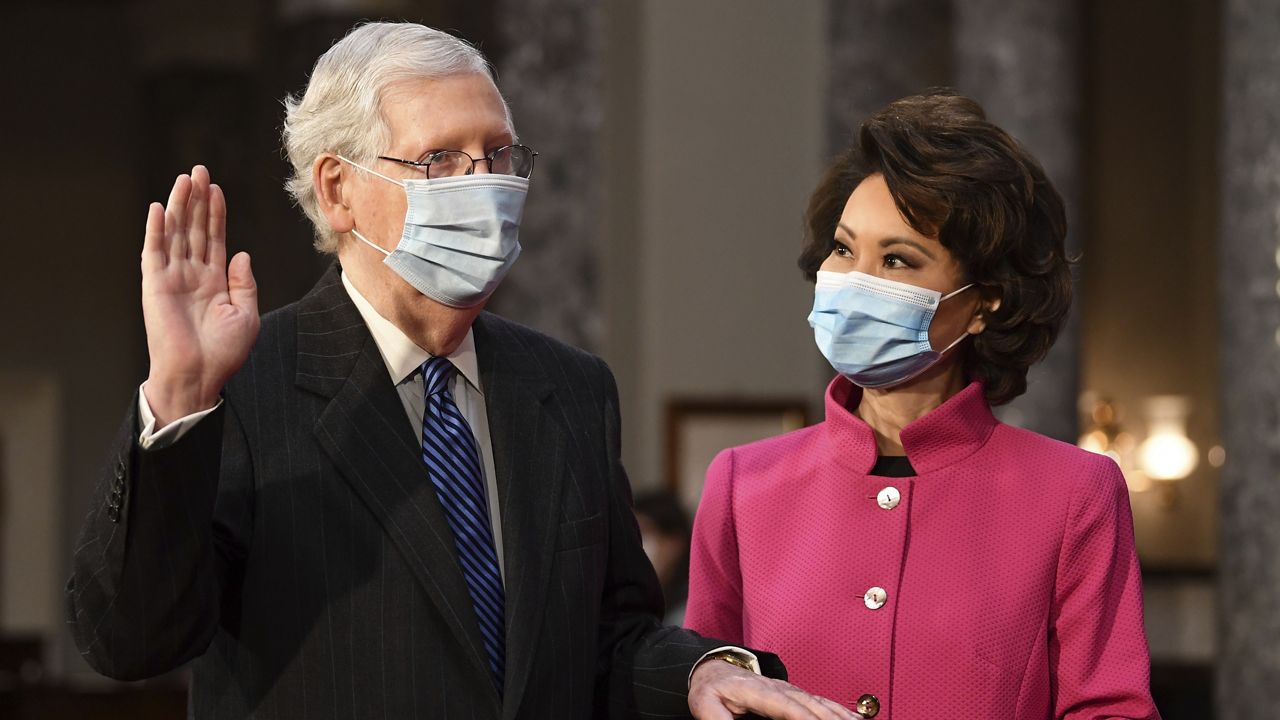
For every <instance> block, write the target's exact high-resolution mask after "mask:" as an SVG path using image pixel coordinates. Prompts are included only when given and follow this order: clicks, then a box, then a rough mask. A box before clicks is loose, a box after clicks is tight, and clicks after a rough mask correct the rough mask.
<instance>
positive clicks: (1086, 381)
mask: <svg viewBox="0 0 1280 720" xmlns="http://www.w3.org/2000/svg"><path fill="white" fill-rule="evenodd" d="M1211 5H1213V4H1192V5H1190V6H1188V8H1186V9H1184V10H1183V11H1181V12H1176V13H1175V12H1160V11H1159V8H1160V7H1161V4H1160V3H1159V2H1156V1H1155V0H1144V1H1143V2H1135V3H1108V2H1102V1H1101V0H1099V1H1097V2H1094V3H1092V5H1091V7H1092V14H1091V21H1090V22H1091V26H1090V32H1089V34H1090V36H1091V37H1093V38H1094V43H1093V53H1092V55H1091V56H1090V60H1089V62H1090V67H1089V75H1090V78H1091V81H1090V86H1091V88H1092V93H1093V97H1091V98H1090V107H1091V108H1092V109H1091V110H1089V111H1088V121H1087V125H1086V128H1087V137H1088V148H1089V152H1088V157H1087V158H1086V162H1087V164H1088V167H1089V170H1088V173H1087V175H1086V177H1088V178H1090V181H1089V182H1087V183H1086V191H1085V198H1084V199H1085V202H1086V204H1087V209H1088V210H1089V214H1088V217H1087V218H1086V219H1085V222H1086V225H1087V227H1086V232H1085V238H1086V241H1085V247H1084V260H1083V270H1084V272H1083V283H1082V285H1083V288H1082V290H1083V292H1082V293H1081V297H1080V302H1081V305H1082V310H1083V316H1082V331H1083V332H1082V337H1083V352H1082V358H1081V363H1082V366H1081V381H1082V383H1083V386H1084V389H1086V390H1090V391H1093V392H1096V393H1098V394H1100V395H1105V396H1109V397H1111V398H1113V399H1114V400H1115V401H1116V402H1117V403H1118V404H1119V405H1120V407H1121V410H1122V412H1123V413H1124V416H1123V417H1122V418H1121V423H1122V425H1123V427H1124V429H1126V430H1128V431H1130V432H1133V433H1135V434H1137V435H1139V436H1143V435H1145V434H1146V432H1147V428H1146V423H1145V418H1144V416H1143V400H1144V398H1147V397H1149V396H1152V395H1166V394H1177V395H1185V396H1187V397H1188V398H1189V399H1190V402H1191V414H1190V417H1189V418H1188V428H1187V431H1188V436H1189V437H1190V438H1191V439H1192V440H1193V441H1194V442H1195V443H1196V444H1197V445H1198V446H1199V449H1200V464H1199V467H1198V468H1197V469H1196V471H1195V472H1194V473H1193V474H1192V475H1191V476H1190V477H1189V478H1187V479H1186V480H1183V481H1180V482H1179V483H1177V487H1176V490H1170V489H1169V488H1165V489H1164V490H1161V489H1156V490H1154V491H1148V492H1141V493H1132V494H1131V499H1132V502H1133V514H1134V524H1135V530H1136V534H1137V538H1138V547H1139V551H1140V552H1141V553H1142V559H1143V563H1144V566H1146V567H1148V568H1156V567H1185V566H1198V567H1207V566H1210V565H1212V564H1213V563H1214V559H1215V557H1216V546H1217V515H1218V512H1217V471H1216V470H1215V469H1214V468H1212V467H1211V466H1210V465H1209V463H1208V462H1207V461H1206V460H1207V458H1206V455H1205V453H1206V451H1207V450H1208V448H1209V447H1211V446H1212V445H1214V444H1216V443H1217V442H1218V437H1217V426H1218V419H1217V415H1218V413H1217V397H1218V384H1217V376H1218V375H1217V374H1218V370H1217V354H1216V352H1217V346H1218V330H1217V310H1216V308H1217V300H1216V289H1215V287H1216V283H1215V278H1216V277H1217V275H1216V273H1217V271H1216V261H1215V256H1216V250H1215V248H1216V242H1217V234H1218V230H1217V215H1216V213H1217V206H1218V178H1217V173H1216V168H1215V156H1216V148H1217V143H1218V129H1217V114H1218V103H1217V98H1218V96H1219V93H1218V60H1217V42H1216V33H1214V32H1213V31H1212V28H1216V26H1217V17H1216V14H1215V11H1214V8H1213V7H1211ZM1229 461H1230V459H1229V458H1228V462H1229Z"/></svg>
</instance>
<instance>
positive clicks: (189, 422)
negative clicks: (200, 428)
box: [138, 382, 222, 450]
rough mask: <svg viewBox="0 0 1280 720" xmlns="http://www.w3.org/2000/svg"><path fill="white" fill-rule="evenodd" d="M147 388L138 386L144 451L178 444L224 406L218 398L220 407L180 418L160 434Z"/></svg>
mask: <svg viewBox="0 0 1280 720" xmlns="http://www.w3.org/2000/svg"><path fill="white" fill-rule="evenodd" d="M146 387H147V384H146V383H145V382H144V383H142V384H141V385H139V386H138V425H140V427H139V428H138V447H140V448H142V449H143V450H159V449H161V448H166V447H169V446H170V445H172V444H174V443H176V442H178V440H179V439H180V438H181V437H182V436H183V435H186V434H187V431H188V430H190V429H191V428H193V427H195V424H196V423H198V422H200V420H202V419H203V418H204V416H205V415H208V414H209V413H211V412H213V411H214V410H217V409H218V405H221V404H222V398H218V405H214V406H213V407H211V408H209V409H208V410H201V411H200V412H194V413H191V414H190V415H187V416H186V417H181V418H178V419H177V420H174V421H173V422H171V423H169V424H168V425H165V426H164V427H162V428H160V432H156V431H155V429H156V414H155V413H153V412H151V405H150V404H149V403H147V393H146Z"/></svg>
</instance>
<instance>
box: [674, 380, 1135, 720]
mask: <svg viewBox="0 0 1280 720" xmlns="http://www.w3.org/2000/svg"><path fill="white" fill-rule="evenodd" d="M859 392H860V391H859V390H858V389H857V388H856V387H854V386H853V385H851V384H850V383H849V382H848V381H847V380H845V379H844V378H837V379H836V380H835V381H834V382H832V383H831V386H830V387H829V388H828V390H827V403H826V404H827V418H826V421H825V422H822V423H820V424H818V425H815V426H812V427H809V428H805V429H803V430H798V431H796V432H792V433H788V434H786V435H782V436H779V437H776V438H771V439H769V440H764V441H761V442H757V443H752V444H750V445H745V446H743V447H738V448H733V449H730V450H726V451H724V452H722V453H720V455H719V456H717V457H716V459H715V461H714V462H713V463H712V464H711V468H710V469H709V470H708V472H707V484H706V489H705V491H704V493H703V496H702V504H701V506H700V507H699V509H698V516H697V520H696V522H695V524H694V532H693V560H692V568H691V572H690V584H689V605H688V614H687V616H686V620H685V622H686V624H687V625H688V627H690V628H692V629H694V630H697V631H698V632H700V633H703V634H706V635H709V636H712V637H717V638H723V639H725V640H728V641H731V642H735V643H739V644H742V645H746V646H752V647H759V648H765V649H768V650H771V651H773V652H776V653H778V655H780V656H781V657H782V659H783V661H784V662H785V663H786V664H787V667H788V669H789V671H790V674H791V681H792V682H793V683H795V684H796V685H799V686H800V687H801V688H804V689H805V690H807V691H809V692H812V693H816V694H818V695H824V696H827V697H830V698H832V699H834V700H837V701H838V702H841V703H843V704H844V705H845V706H846V707H849V708H855V706H856V704H857V702H858V700H859V698H862V697H863V696H867V695H872V696H875V698H876V701H877V703H878V704H879V706H880V710H879V714H878V715H876V717H877V720H888V719H890V718H892V720H939V719H940V718H961V719H963V718H973V719H974V720H995V719H1004V718H1009V719H1011V720H1013V719H1016V720H1047V719H1048V718H1070V719H1071V720H1086V719H1089V720H1092V719H1095V718H1159V714H1158V713H1157V711H1156V708H1155V705H1154V703H1153V702H1152V700H1151V696H1150V691H1149V676H1150V662H1149V659H1148V653H1147V641H1146V636H1145V634H1144V632H1143V625H1142V583H1141V575H1140V572H1139V569H1138V559H1137V555H1136V553H1135V550H1134V542H1133V520H1132V516H1131V514H1130V510H1129V496H1128V492H1127V490H1126V487H1125V482H1124V478H1123V477H1122V476H1121V474H1120V471H1119V469H1118V468H1117V467H1116V465H1115V463H1113V462H1112V461H1111V460H1110V459H1108V458H1106V457H1104V456H1101V455H1095V454H1092V453H1088V452H1085V451H1084V450H1080V449H1078V448H1076V447H1074V446H1072V445H1067V444H1065V443H1060V442H1057V441H1055V440H1050V439H1048V438H1046V437H1043V436H1041V435H1037V434H1035V433H1032V432H1028V431H1026V430H1020V429H1018V428H1014V427H1010V426H1008V425H1004V424H1001V423H999V422H997V421H996V419H995V418H994V417H993V416H992V414H991V409H990V408H989V407H988V405H987V402H986V400H985V398H984V397H983V394H982V386H981V385H980V384H978V383H974V384H972V385H970V386H969V387H967V388H966V389H965V390H963V391H962V392H960V393H959V394H958V395H956V396H955V397H953V398H951V399H950V400H948V401H947V402H946V403H944V404H943V405H942V406H941V407H939V408H937V409H936V410H934V411H933V412H931V413H929V414H928V415H926V416H925V417H923V418H921V419H919V420H917V421H915V422H913V423H911V424H910V425H908V426H907V427H906V428H904V429H903V431H902V444H903V446H904V447H905V448H906V452H907V457H908V459H909V460H910V461H911V463H912V465H913V466H914V468H915V470H916V472H917V474H918V475H917V477H913V478H885V477H874V476H870V475H868V474H867V472H868V470H870V469H871V466H872V464H873V463H874V462H875V459H876V444H875V439H874V437H873V436H872V432H871V429H870V428H869V427H868V426H867V425H866V424H865V423H863V422H862V421H861V420H859V419H858V418H857V417H855V416H854V415H853V413H851V412H850V411H849V410H848V409H846V408H848V407H856V406H857V402H858V398H859V395H858V393H859ZM890 488H892V490H889V489H890ZM882 491H884V492H882ZM895 491H896V492H895ZM877 606H878V607H877Z"/></svg>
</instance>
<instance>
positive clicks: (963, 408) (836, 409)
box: [825, 375, 996, 475]
mask: <svg viewBox="0 0 1280 720" xmlns="http://www.w3.org/2000/svg"><path fill="white" fill-rule="evenodd" d="M861 399H862V388H859V387H858V386H856V385H854V384H853V383H852V382H850V381H849V379H848V378H846V377H844V376H843V375H839V376H837V377H836V378H835V379H834V380H832V381H831V384H830V385H829V386H827V396H826V410H827V416H826V422H825V425H826V426H827V438H828V440H829V441H830V442H831V446H832V450H833V451H834V452H835V454H836V457H837V459H838V460H839V462H841V463H842V464H844V465H845V466H846V467H848V468H849V469H850V470H854V471H856V472H859V473H861V474H863V475H866V474H868V473H870V472H871V468H872V466H874V465H875V462H876V456H877V452H876V437H875V433H874V432H872V430H871V426H869V425H867V424H866V423H865V422H863V421H862V419H861V418H859V417H858V416H857V415H855V414H854V413H853V410H851V409H850V408H856V407H857V406H858V402H859V401H860V400H861ZM995 426H996V419H995V416H994V415H993V414H992V413H991V406H990V405H988V404H987V399H986V396H985V395H984V394H983V387H982V383H980V382H977V381H975V382H972V383H969V385H968V386H967V387H965V388H964V389H963V390H961V391H960V392H958V393H956V394H955V395H953V396H952V397H951V398H949V399H948V400H947V401H946V402H944V403H942V404H941V405H939V406H938V407H936V408H934V409H933V410H930V411H929V412H928V413H927V414H926V415H925V416H924V417H921V418H919V419H917V420H915V421H913V422H911V423H910V424H908V425H907V426H906V427H904V428H903V429H902V446H903V447H904V448H905V449H906V452H907V460H908V461H910V463H911V467H912V468H914V469H915V471H916V473H917V474H920V475H924V474H925V473H928V472H932V471H934V470H938V469H941V468H944V467H946V466H948V465H951V464H954V463H956V462H959V461H961V460H963V459H965V458H967V457H969V456H970V455H972V454H973V453H975V452H977V451H978V449H979V448H981V447H982V446H983V445H985V444H986V442H987V438H989V437H991V431H992V430H994V429H995Z"/></svg>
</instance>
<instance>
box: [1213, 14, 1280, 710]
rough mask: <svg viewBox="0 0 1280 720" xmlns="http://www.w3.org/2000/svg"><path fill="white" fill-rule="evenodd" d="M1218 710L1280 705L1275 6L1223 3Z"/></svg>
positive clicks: (1279, 97) (1279, 25) (1278, 35)
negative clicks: (1222, 452) (1223, 459)
mask: <svg viewBox="0 0 1280 720" xmlns="http://www.w3.org/2000/svg"><path fill="white" fill-rule="evenodd" d="M1222 48H1223V52H1224V56H1223V88H1224V91H1225V93H1224V99H1223V111H1222V133H1223V142H1222V161H1221V163H1220V168H1221V169H1220V173H1221V183H1222V220H1221V224H1222V232H1221V235H1220V237H1219V252H1218V260H1219V266H1218V288H1219V299H1218V307H1219V312H1220V316H1219V318H1220V333H1221V343H1220V358H1221V388H1222V440H1223V446H1224V447H1225V448H1226V451H1227V452H1226V464H1225V465H1224V466H1223V468H1222V471H1221V472H1222V474H1221V483H1222V485H1221V503H1222V518H1221V527H1222V536H1221V540H1222V544H1221V549H1220V558H1219V573H1220V575H1219V587H1220V592H1219V593H1218V597H1219V600H1220V602H1219V604H1218V607H1219V615H1220V617H1219V622H1220V629H1221V636H1220V637H1221V647H1220V649H1219V658H1220V659H1219V663H1218V674H1217V708H1218V712H1219V713H1220V715H1219V717H1224V718H1241V719H1242V720H1248V719H1250V718H1274V717H1277V716H1280V520H1277V518H1280V482H1277V480H1280V478H1278V477H1277V475H1278V474H1280V347H1278V346H1280V284H1278V283H1277V278H1278V277H1280V273H1278V272H1277V268H1278V267H1280V6H1277V5H1276V4H1275V3H1274V2H1271V1H1270V0H1227V2H1225V3H1224V14H1223V36H1222Z"/></svg>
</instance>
